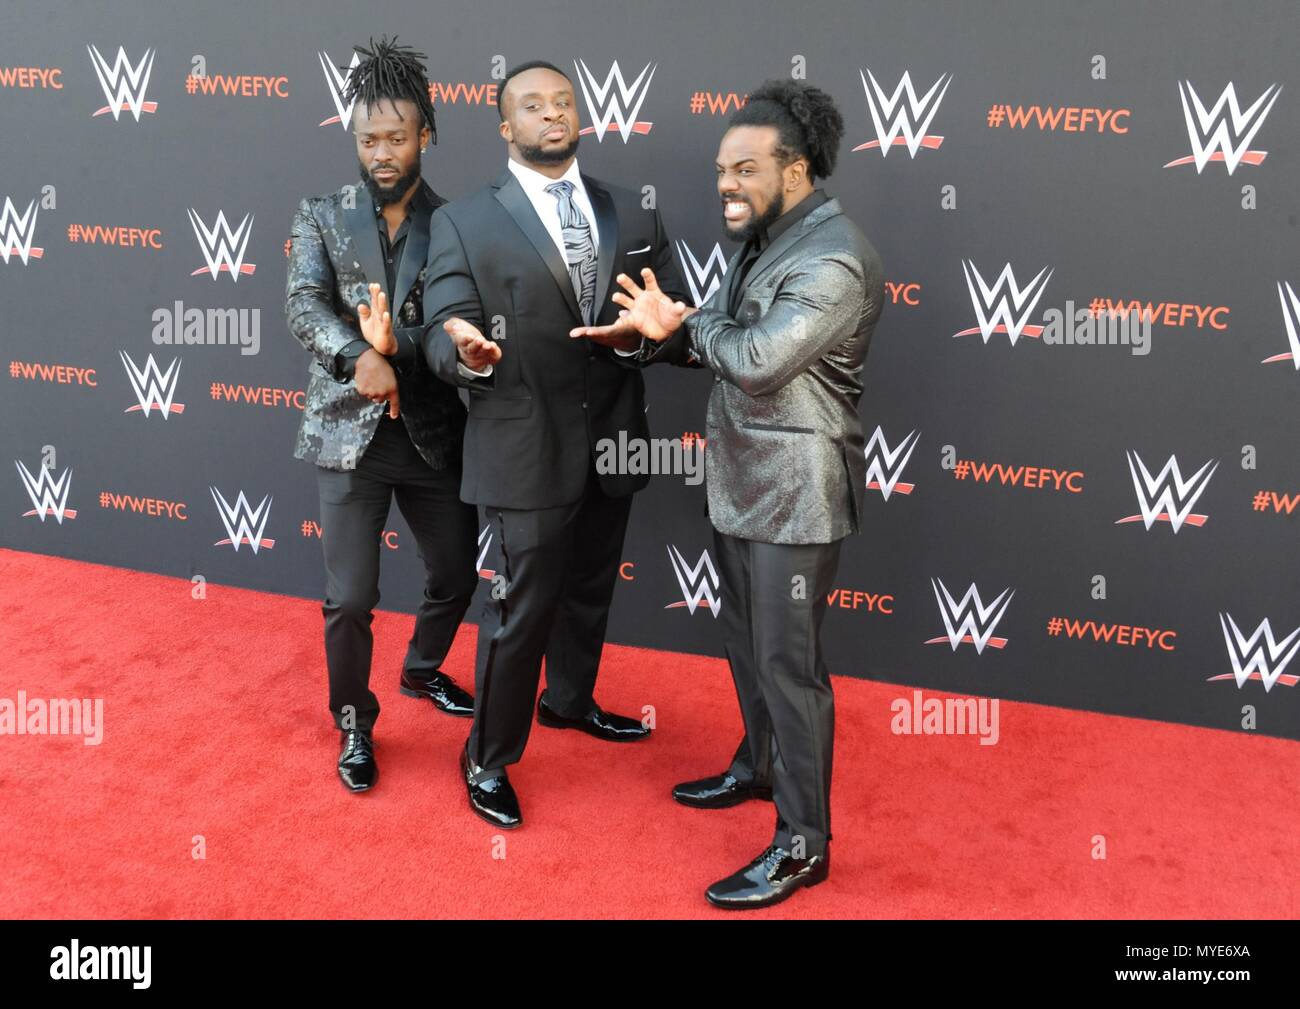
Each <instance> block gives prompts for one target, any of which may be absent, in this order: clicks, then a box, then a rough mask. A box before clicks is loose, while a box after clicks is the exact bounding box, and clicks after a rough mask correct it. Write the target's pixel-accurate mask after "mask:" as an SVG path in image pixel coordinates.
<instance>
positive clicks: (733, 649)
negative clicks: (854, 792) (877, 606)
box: [713, 529, 843, 858]
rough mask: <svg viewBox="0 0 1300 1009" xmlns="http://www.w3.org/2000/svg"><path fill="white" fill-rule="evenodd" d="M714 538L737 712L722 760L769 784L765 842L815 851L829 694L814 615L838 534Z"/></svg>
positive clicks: (821, 822)
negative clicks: (827, 537) (731, 749)
mask: <svg viewBox="0 0 1300 1009" xmlns="http://www.w3.org/2000/svg"><path fill="white" fill-rule="evenodd" d="M713 542H714V546H715V549H716V551H717V555H718V575H719V579H720V582H721V587H722V608H721V610H720V611H719V615H718V621H719V623H720V624H721V627H722V634H723V641H724V644H725V647H726V653H727V661H728V662H729V663H730V664H731V676H732V679H733V680H735V683H736V694H737V696H738V697H739V699H740V711H741V714H742V716H743V717H744V721H745V736H744V738H743V739H742V740H741V741H740V746H739V748H738V749H737V750H736V755H735V757H734V758H733V759H732V763H731V767H730V769H729V770H730V772H731V773H732V774H734V775H735V776H736V778H737V779H739V780H740V781H743V782H752V783H754V784H758V785H770V786H771V788H772V793H773V799H775V801H776V809H777V828H776V834H775V836H774V837H773V841H772V843H773V844H777V845H780V846H781V847H783V848H785V849H787V850H793V849H795V848H796V846H798V847H801V848H802V857H804V858H807V857H810V856H812V855H819V854H822V853H824V852H825V850H826V842H827V841H828V840H830V836H831V811H830V798H831V757H832V752H833V748H834V741H835V696H834V694H833V693H832V691H831V681H830V672H829V670H828V669H827V668H826V663H825V661H824V659H823V658H822V649H821V625H822V618H823V617H824V616H825V615H826V596H827V593H828V592H830V590H831V587H832V586H831V583H832V581H833V580H834V578H835V569H836V567H837V566H838V564H839V555H840V545H841V544H842V543H843V540H836V541H835V542H834V543H816V544H808V545H802V544H801V545H790V544H782V543H759V542H756V541H753V540H746V539H738V538H736V537H733V536H727V535H725V534H724V533H720V532H718V531H717V530H716V529H715V530H714V533H713ZM798 839H802V844H801V845H797V841H798ZM796 853H797V852H796Z"/></svg>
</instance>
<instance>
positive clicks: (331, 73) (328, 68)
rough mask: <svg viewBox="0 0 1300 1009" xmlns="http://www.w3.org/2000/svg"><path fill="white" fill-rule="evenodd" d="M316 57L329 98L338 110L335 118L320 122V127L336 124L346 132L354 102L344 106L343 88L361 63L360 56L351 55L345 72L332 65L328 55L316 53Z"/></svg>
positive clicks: (331, 117) (358, 54) (357, 54)
mask: <svg viewBox="0 0 1300 1009" xmlns="http://www.w3.org/2000/svg"><path fill="white" fill-rule="evenodd" d="M316 55H317V57H319V58H320V65H321V69H322V70H324V71H325V83H326V85H328V87H329V89H330V97H331V98H333V99H334V107H335V108H336V109H338V112H339V114H338V115H337V116H330V117H329V118H328V119H325V120H322V122H321V124H320V125H321V126H329V125H330V124H331V123H338V124H339V125H341V126H342V127H343V128H344V129H345V130H346V129H347V128H348V123H350V122H351V121H352V106H353V105H354V104H355V102H348V103H347V104H344V102H343V88H344V86H345V85H346V84H347V82H348V78H349V77H351V76H352V71H353V70H355V69H356V68H357V64H358V63H360V62H361V54H360V53H353V54H352V62H351V63H349V64H348V69H347V71H346V72H342V71H340V70H339V68H338V67H336V66H335V65H334V62H333V60H331V59H330V54H329V53H326V52H318V53H316Z"/></svg>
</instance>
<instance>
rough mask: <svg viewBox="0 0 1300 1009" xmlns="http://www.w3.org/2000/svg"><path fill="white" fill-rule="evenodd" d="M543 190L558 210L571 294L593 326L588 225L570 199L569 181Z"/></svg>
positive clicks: (593, 254) (593, 258)
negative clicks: (550, 197)
mask: <svg viewBox="0 0 1300 1009" xmlns="http://www.w3.org/2000/svg"><path fill="white" fill-rule="evenodd" d="M546 191H547V192H548V193H551V194H553V195H554V196H555V199H556V200H557V201H558V210H559V212H560V230H561V232H562V233H563V235H564V258H565V261H566V262H567V264H568V267H569V279H570V280H571V281H572V282H573V293H574V294H575V295H577V298H578V307H579V308H581V309H582V319H583V321H584V322H585V323H586V324H587V325H588V326H593V325H595V319H594V317H593V315H592V307H593V305H594V304H595V301H596V244H595V243H594V242H593V241H592V240H591V225H590V224H588V223H587V218H586V217H584V216H583V214H582V211H581V210H579V209H578V205H577V204H576V203H574V202H573V183H572V182H567V181H564V180H561V181H560V182H552V183H551V184H550V185H549V186H547V187H546Z"/></svg>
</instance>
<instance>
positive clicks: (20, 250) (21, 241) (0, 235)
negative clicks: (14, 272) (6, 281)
mask: <svg viewBox="0 0 1300 1009" xmlns="http://www.w3.org/2000/svg"><path fill="white" fill-rule="evenodd" d="M37 213H39V210H38V208H37V206H36V201H35V200H32V202H31V203H29V204H27V209H26V210H24V211H23V212H22V213H21V214H19V213H18V208H17V207H15V206H14V205H13V201H12V200H10V199H9V197H7V196H6V197H5V205H4V209H3V210H0V257H3V258H4V261H5V262H6V263H7V262H9V257H10V256H11V255H13V254H14V253H17V254H18V258H19V259H21V260H22V261H23V266H26V265H27V260H29V259H40V258H42V257H43V256H44V255H45V250H44V249H40V248H37V249H33V248H32V241H33V240H34V239H35V238H36V215H37Z"/></svg>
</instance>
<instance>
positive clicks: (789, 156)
mask: <svg viewBox="0 0 1300 1009" xmlns="http://www.w3.org/2000/svg"><path fill="white" fill-rule="evenodd" d="M728 125H730V126H775V127H776V130H777V142H776V157H777V160H778V161H780V163H781V165H782V166H783V167H784V166H785V165H788V164H790V162H792V161H794V160H795V159H796V158H799V157H805V158H807V159H808V166H809V167H808V174H809V175H810V176H811V177H812V178H814V179H825V178H827V177H829V176H830V174H831V172H833V171H834V170H835V159H836V157H837V156H838V155H839V150H840V141H841V140H842V139H843V137H844V117H843V116H841V115H840V111H839V109H837V108H836V107H835V100H834V99H833V98H831V96H830V95H828V94H827V93H826V92H825V91H822V90H821V89H820V88H815V87H812V86H811V85H808V84H803V83H800V82H798V81H787V80H770V81H764V82H763V83H762V85H761V86H760V87H759V88H758V89H757V90H756V91H753V92H751V93H750V96H749V100H748V101H746V102H745V104H744V105H743V106H742V107H741V108H740V109H738V110H737V111H736V112H735V113H733V114H732V116H731V120H730V122H729V124H728Z"/></svg>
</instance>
